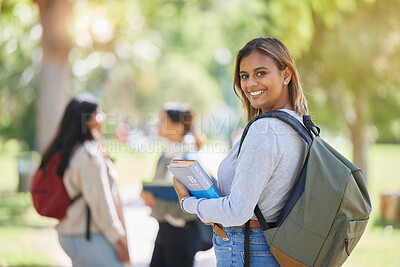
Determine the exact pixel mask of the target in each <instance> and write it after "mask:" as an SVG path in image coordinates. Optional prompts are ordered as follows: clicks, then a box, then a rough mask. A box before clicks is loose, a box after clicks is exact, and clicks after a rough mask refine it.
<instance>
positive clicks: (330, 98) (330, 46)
mask: <svg viewBox="0 0 400 267" xmlns="http://www.w3.org/2000/svg"><path fill="white" fill-rule="evenodd" d="M399 8H400V1H388V0H383V1H377V2H375V1H372V2H371V3H370V2H369V1H368V2H362V3H359V4H358V5H357V12H348V13H337V14H336V15H335V19H334V20H333V21H332V23H331V24H330V25H329V26H328V27H326V25H323V24H322V23H321V21H318V20H317V21H316V35H315V38H314V40H313V42H312V44H311V49H310V53H309V54H307V55H306V56H305V57H304V59H303V61H302V64H303V66H302V67H303V68H304V70H305V72H306V74H307V75H306V76H305V78H306V79H305V81H306V84H307V85H308V86H309V87H310V88H311V89H312V90H311V92H313V94H312V102H313V106H314V107H315V110H318V114H316V115H318V119H321V121H323V123H325V124H327V125H331V126H335V127H338V128H342V127H341V126H340V125H343V123H342V122H338V121H339V120H338V119H340V118H343V119H344V121H345V122H346V123H347V127H348V130H349V133H350V138H351V141H352V144H353V161H354V163H355V164H356V165H357V166H359V167H360V168H361V169H362V170H363V172H364V173H365V175H366V174H367V148H368V146H369V144H370V143H371V142H373V141H375V140H374V138H377V137H378V136H376V135H377V134H379V135H381V134H383V135H384V136H385V135H386V136H388V135H392V137H390V139H389V140H392V141H395V140H397V142H398V140H399V139H400V129H399V127H398V126H397V129H396V126H395V125H400V119H399V114H400V93H399V90H398V87H399V85H400V78H399V75H398V74H397V71H396V70H398V69H399V67H400V66H399V55H400V33H399V32H400V31H399V30H400V17H399V16H398V14H397V10H398V9H399ZM396 59H397V60H396ZM310 96H311V94H310ZM327 105H328V106H331V107H332V106H333V107H334V108H333V109H327V108H326V106H327ZM323 107H325V108H323ZM332 110H336V111H338V112H339V113H340V115H341V116H334V115H333V114H335V113H337V112H335V113H332ZM328 113H330V114H328ZM373 125H376V127H373ZM377 129H378V133H377V131H376V130H377ZM374 135H375V136H374ZM378 138H379V137H378Z"/></svg>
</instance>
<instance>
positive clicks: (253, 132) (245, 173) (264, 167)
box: [178, 119, 282, 226]
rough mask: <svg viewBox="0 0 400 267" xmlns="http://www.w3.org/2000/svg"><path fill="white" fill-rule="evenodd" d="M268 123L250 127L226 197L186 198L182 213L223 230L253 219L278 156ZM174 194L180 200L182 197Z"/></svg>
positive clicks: (182, 193) (276, 138)
mask: <svg viewBox="0 0 400 267" xmlns="http://www.w3.org/2000/svg"><path fill="white" fill-rule="evenodd" d="M268 121H270V120H268V119H266V120H259V121H256V122H255V123H254V124H253V125H252V127H250V130H249V132H248V134H247V136H246V138H245V140H244V143H243V145H242V148H241V152H240V154H239V157H238V159H237V164H236V170H235V176H234V178H233V182H232V186H231V190H230V194H229V195H227V196H226V197H222V198H218V199H196V198H188V199H186V200H185V201H184V202H183V207H184V209H185V211H187V212H189V213H196V214H197V215H198V216H199V218H200V219H201V220H202V221H203V222H206V223H210V222H214V223H221V224H222V225H224V226H237V225H242V224H244V223H245V222H246V221H247V220H249V219H250V218H251V217H252V216H253V215H254V213H253V211H254V207H255V206H256V204H257V202H258V200H259V198H260V195H261V194H262V192H263V191H264V189H265V187H266V185H267V183H268V182H269V179H270V178H271V176H272V173H273V171H274V170H275V168H276V166H277V165H278V162H279V160H280V157H281V154H282V153H281V150H280V145H279V139H278V136H277V134H276V132H275V131H274V129H273V128H271V127H270V126H269V123H268ZM178 190H179V191H180V194H181V195H180V197H183V196H184V195H186V192H183V190H180V189H178Z"/></svg>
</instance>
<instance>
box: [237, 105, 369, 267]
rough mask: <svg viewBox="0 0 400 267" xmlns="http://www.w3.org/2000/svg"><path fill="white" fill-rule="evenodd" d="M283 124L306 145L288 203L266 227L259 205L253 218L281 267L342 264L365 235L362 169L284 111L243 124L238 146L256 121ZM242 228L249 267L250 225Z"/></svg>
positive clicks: (308, 124) (309, 123)
mask: <svg viewBox="0 0 400 267" xmlns="http://www.w3.org/2000/svg"><path fill="white" fill-rule="evenodd" d="M267 117H268V118H277V119H279V120H282V121H284V122H286V123H288V124H289V125H290V126H291V127H292V128H293V129H294V130H296V132H297V133H298V134H299V135H300V136H301V137H302V138H303V139H304V140H305V141H306V142H307V144H308V151H307V155H306V157H305V161H304V164H303V167H302V169H301V172H300V174H299V176H298V178H297V181H296V183H295V185H294V186H293V188H292V190H291V192H290V195H289V198H288V200H287V203H286V204H285V206H284V208H283V209H282V211H281V212H280V215H279V217H278V220H277V222H276V224H275V226H274V227H273V228H270V227H269V226H268V224H267V222H266V221H265V218H264V217H263V216H262V213H261V211H260V209H259V208H258V206H256V208H255V211H254V212H255V214H256V216H257V219H258V221H259V222H260V224H261V226H262V228H263V231H264V235H265V238H266V240H267V242H268V244H269V246H270V249H271V252H272V253H273V255H274V256H275V258H276V260H277V261H278V263H279V264H280V265H281V266H285V267H286V266H341V265H342V264H343V263H344V261H345V260H346V259H347V258H348V257H349V256H350V253H351V252H352V251H353V249H354V247H355V246H356V244H357V243H358V241H359V240H360V238H361V235H362V234H363V233H364V230H365V228H366V226H367V223H368V219H369V215H370V213H371V209H372V208H371V201H370V198H369V195H368V191H367V186H366V184H365V180H364V178H363V175H362V173H361V170H360V169H359V168H358V167H356V166H355V165H354V164H352V163H351V162H350V161H349V160H347V159H346V158H345V157H344V156H342V155H341V154H340V153H338V152H337V151H336V150H335V149H333V148H332V147H331V146H330V145H328V144H327V143H326V142H325V141H324V140H322V139H321V138H320V137H319V133H320V129H319V128H318V127H316V126H315V125H314V124H313V123H312V121H311V119H310V116H308V115H304V116H303V123H304V125H305V127H304V125H303V124H301V123H300V122H299V121H298V120H297V119H295V118H294V117H293V116H291V115H289V114H288V113H286V112H283V111H270V112H267V113H263V114H261V115H259V116H257V117H255V118H254V119H253V120H251V121H250V122H249V123H248V125H247V126H246V128H245V130H244V132H243V135H242V139H241V144H240V147H239V153H240V148H241V145H242V143H243V140H244V138H245V136H246V134H247V132H248V129H249V127H250V126H251V124H252V123H253V122H254V121H256V120H258V119H261V118H267ZM247 225H248V226H247V227H245V266H250V258H249V249H251V248H249V222H248V223H247Z"/></svg>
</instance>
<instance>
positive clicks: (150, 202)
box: [140, 190, 156, 208]
mask: <svg viewBox="0 0 400 267" xmlns="http://www.w3.org/2000/svg"><path fill="white" fill-rule="evenodd" d="M140 196H141V198H142V199H143V201H144V204H145V205H146V206H147V207H150V208H152V207H154V204H155V203H156V198H155V197H154V195H153V193H151V192H149V191H146V190H142V192H140Z"/></svg>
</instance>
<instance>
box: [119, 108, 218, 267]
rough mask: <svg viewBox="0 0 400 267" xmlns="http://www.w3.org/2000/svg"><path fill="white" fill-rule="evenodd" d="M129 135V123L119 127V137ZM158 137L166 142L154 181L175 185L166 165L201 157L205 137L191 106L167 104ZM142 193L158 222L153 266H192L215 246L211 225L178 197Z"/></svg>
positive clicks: (144, 191)
mask: <svg viewBox="0 0 400 267" xmlns="http://www.w3.org/2000/svg"><path fill="white" fill-rule="evenodd" d="M127 134H129V128H128V126H127V125H126V124H122V125H120V126H118V127H117V130H116V137H117V139H119V140H120V141H127V140H129V138H127ZM158 136H159V137H161V138H163V139H164V140H165V141H166V142H165V144H164V148H163V152H162V154H161V156H160V158H159V159H158V161H157V165H156V170H155V174H154V177H153V182H155V183H156V182H158V181H169V182H170V183H171V185H172V180H173V175H172V173H171V172H170V171H169V170H168V168H167V166H168V165H169V164H170V162H171V160H173V159H187V160H199V155H198V150H199V149H200V148H201V146H202V144H203V142H204V140H205V136H204V135H203V134H201V133H199V132H197V131H194V129H193V114H192V111H191V109H190V108H189V107H188V106H186V105H184V104H182V103H177V102H168V103H166V104H164V106H163V108H162V110H161V112H160V115H159V122H158ZM128 142H129V141H128ZM140 195H141V197H142V199H143V200H144V203H145V205H146V206H148V207H150V208H151V216H152V217H154V218H155V219H156V220H157V221H158V225H159V230H158V233H157V237H156V240H155V245H154V250H153V255H152V258H151V263H150V266H151V267H164V266H165V267H176V266H179V267H191V266H193V262H194V256H195V254H196V252H197V251H199V250H207V249H210V248H211V247H212V243H211V237H212V229H211V227H210V226H204V225H203V226H201V225H200V224H202V223H201V222H200V221H199V220H198V218H197V216H196V215H193V214H188V213H184V212H183V211H182V210H181V209H180V206H179V202H178V201H177V200H175V201H173V200H166V199H162V198H158V197H155V196H154V194H153V193H152V192H150V191H147V190H142V192H141V194H140ZM202 227H209V228H210V238H209V239H210V243H209V244H204V243H203V242H202V236H201V235H202V234H201V232H200V231H201V229H203V228H202Z"/></svg>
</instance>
